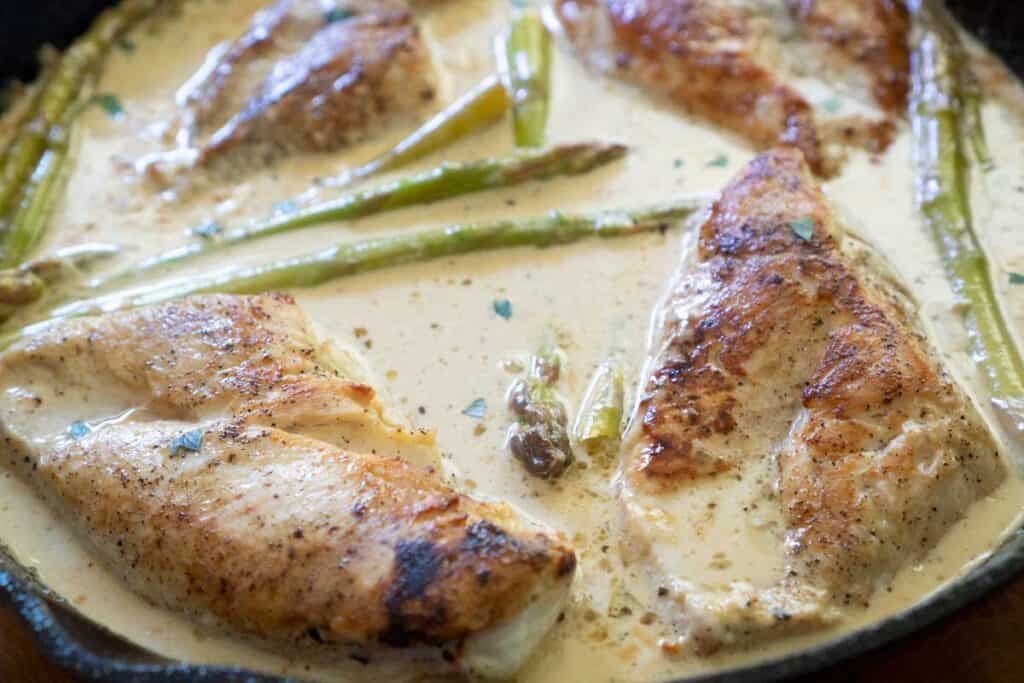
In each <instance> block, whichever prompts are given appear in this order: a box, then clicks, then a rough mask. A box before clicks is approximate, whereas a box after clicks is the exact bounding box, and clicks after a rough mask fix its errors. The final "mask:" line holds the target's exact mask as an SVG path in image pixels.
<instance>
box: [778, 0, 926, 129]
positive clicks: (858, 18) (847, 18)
mask: <svg viewBox="0 0 1024 683" xmlns="http://www.w3.org/2000/svg"><path fill="white" fill-rule="evenodd" d="M786 4H787V6H788V7H789V9H790V11H791V12H792V13H793V15H794V17H795V18H796V20H797V22H798V23H799V24H800V25H801V26H802V27H803V28H804V29H805V30H806V31H807V32H808V33H809V34H810V35H811V36H812V37H813V38H814V40H816V41H818V42H820V43H822V44H823V45H825V46H826V48H834V50H835V51H836V52H837V53H838V54H839V55H841V56H842V57H843V59H845V60H846V61H847V62H848V63H850V64H852V65H854V66H855V67H857V68H858V69H860V70H862V71H863V72H864V73H865V75H866V76H867V78H868V79H869V81H870V90H871V93H872V95H874V98H875V101H876V102H878V104H879V105H880V106H881V107H882V108H883V109H885V110H886V111H888V112H891V113H895V114H902V113H903V110H904V108H905V107H906V104H907V90H908V87H909V74H910V44H909V43H910V40H909V37H910V14H909V12H908V11H907V7H906V3H904V2H902V0H786Z"/></svg>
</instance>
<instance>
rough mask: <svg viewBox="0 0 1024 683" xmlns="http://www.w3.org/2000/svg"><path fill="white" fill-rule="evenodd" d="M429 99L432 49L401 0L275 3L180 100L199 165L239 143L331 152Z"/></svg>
mask: <svg viewBox="0 0 1024 683" xmlns="http://www.w3.org/2000/svg"><path fill="white" fill-rule="evenodd" d="M433 96H434V84H433V68H432V66H431V60H430V55H429V51H428V49H427V47H426V44H425V42H424V40H423V38H422V36H421V35H420V31H419V28H418V26H417V24H416V20H415V17H414V16H413V14H412V13H411V12H410V11H409V10H408V9H407V8H406V7H405V6H404V5H402V4H397V3H389V2H388V1H387V0H381V2H362V3H351V4H346V5H338V4H336V3H334V2H324V1H322V0H278V2H276V3H275V4H273V5H271V6H270V7H268V8H266V9H265V10H263V11H260V12H258V13H257V14H256V15H255V17H254V18H253V22H252V26H251V27H250V28H249V30H248V31H247V32H246V33H245V34H243V35H242V36H241V37H240V38H238V39H237V40H236V41H235V42H234V43H232V44H230V45H225V46H222V47H221V48H219V51H218V52H217V53H215V54H213V55H211V60H210V62H209V63H208V64H207V65H206V66H204V68H203V70H202V71H201V72H200V74H199V75H198V76H197V77H195V78H194V79H193V81H192V82H190V83H189V84H187V86H186V87H185V88H184V89H183V91H182V95H181V98H180V99H181V100H182V103H183V104H184V105H185V107H186V111H187V115H186V117H185V120H186V129H187V130H188V131H189V134H190V137H192V138H194V141H193V142H194V144H196V145H197V146H198V147H199V148H200V157H199V161H200V163H205V162H208V161H211V160H213V159H216V158H220V157H222V156H224V155H226V154H227V153H229V152H231V151H233V150H236V149H239V150H250V152H252V150H256V151H257V152H258V153H259V155H261V156H266V155H269V154H273V153H276V152H280V151H282V150H283V151H312V152H316V151H329V150H333V149H337V148H339V147H341V146H343V145H345V144H348V143H351V142H354V141H356V140H358V139H360V138H363V137H365V136H366V135H367V134H368V133H369V132H370V131H372V130H373V129H374V128H379V127H380V126H381V125H382V124H384V123H386V122H387V121H389V120H391V119H393V118H394V117H396V116H400V115H403V114H405V115H409V114H410V113H412V112H415V111H416V110H417V109H419V108H420V107H421V106H422V104H423V103H424V102H425V101H429V100H430V99H432V98H433Z"/></svg>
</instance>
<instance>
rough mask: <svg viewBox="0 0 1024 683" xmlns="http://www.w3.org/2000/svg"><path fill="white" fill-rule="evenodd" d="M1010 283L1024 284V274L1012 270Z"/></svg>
mask: <svg viewBox="0 0 1024 683" xmlns="http://www.w3.org/2000/svg"><path fill="white" fill-rule="evenodd" d="M1010 284H1011V285H1024V275H1022V274H1020V273H1014V272H1013V271H1010Z"/></svg>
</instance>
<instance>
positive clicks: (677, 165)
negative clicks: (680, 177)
mask: <svg viewBox="0 0 1024 683" xmlns="http://www.w3.org/2000/svg"><path fill="white" fill-rule="evenodd" d="M685 163H686V161H684V160H683V159H676V160H675V161H673V162H672V168H682V167H683V164H685Z"/></svg>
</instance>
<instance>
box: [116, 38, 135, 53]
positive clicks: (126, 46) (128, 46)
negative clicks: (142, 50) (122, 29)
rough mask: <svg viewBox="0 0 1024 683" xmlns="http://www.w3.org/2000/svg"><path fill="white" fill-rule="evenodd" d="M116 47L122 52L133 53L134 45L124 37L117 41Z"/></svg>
mask: <svg viewBox="0 0 1024 683" xmlns="http://www.w3.org/2000/svg"><path fill="white" fill-rule="evenodd" d="M117 46H118V47H119V48H120V49H121V50H123V51H124V52H135V43H133V42H132V41H131V39H129V38H126V37H124V36H121V37H120V38H118V39H117Z"/></svg>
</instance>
